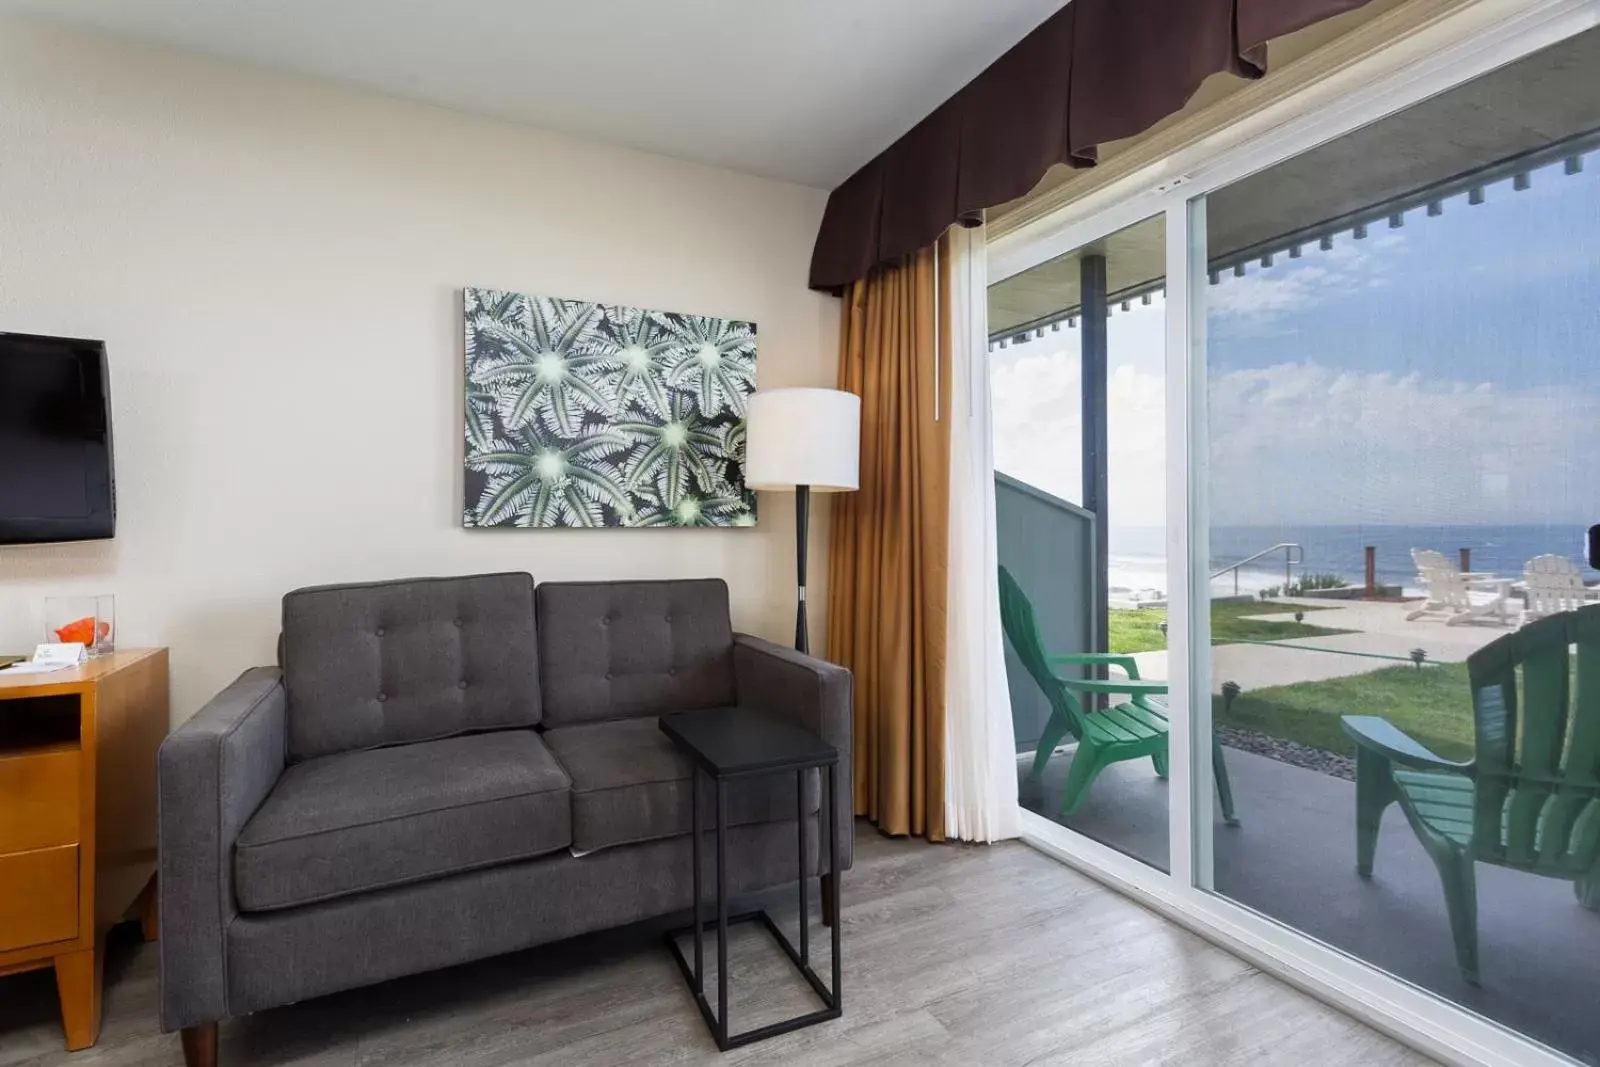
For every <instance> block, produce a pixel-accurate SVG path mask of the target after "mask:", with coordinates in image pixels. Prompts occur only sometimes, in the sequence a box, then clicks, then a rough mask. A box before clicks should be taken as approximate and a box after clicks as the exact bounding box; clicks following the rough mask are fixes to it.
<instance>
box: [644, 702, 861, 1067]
mask: <svg viewBox="0 0 1600 1067" xmlns="http://www.w3.org/2000/svg"><path fill="white" fill-rule="evenodd" d="M661 732H662V733H664V734H666V735H667V737H669V738H670V739H671V740H672V743H673V744H674V745H676V746H677V748H678V750H679V751H680V752H682V753H683V754H684V755H685V756H687V757H688V758H689V761H690V762H691V763H692V764H693V765H694V772H693V773H692V774H691V775H690V779H691V780H692V782H693V786H692V787H691V790H690V807H691V808H692V811H693V814H692V816H691V830H692V834H691V836H692V839H693V845H692V846H691V847H692V851H693V854H694V860H693V862H694V925H693V926H692V927H691V928H690V929H689V930H687V931H686V930H675V931H673V932H672V933H670V934H668V935H667V945H668V947H670V948H671V949H672V955H673V958H674V959H676V960H677V961H678V968H679V969H680V970H682V971H683V977H684V980H685V981H687V982H688V983H689V991H690V992H691V993H693V994H694V1000H695V1003H696V1004H698V1005H699V1006H700V1014H701V1015H703V1016H705V1020H706V1025H707V1026H708V1027H710V1028H711V1035H712V1037H714V1038H715V1039H716V1042H717V1047H718V1048H719V1049H721V1050H722V1051H724V1052H726V1051H728V1050H729V1049H731V1048H737V1047H738V1046H740V1045H748V1044H750V1043H751V1042H752V1041H762V1040H765V1039H766V1038H769V1037H776V1036H777V1035H779V1034H786V1033H788V1032H789V1031H791V1030H798V1029H800V1028H801V1027H804V1026H811V1025H813V1024H815V1023H820V1022H826V1021H827V1020H829V1019H837V1018H839V1016H840V1015H841V1014H842V1010H843V1009H842V1008H841V1001H840V998H839V921H838V919H837V918H835V919H834V922H833V927H832V929H833V983H832V986H831V987H830V986H825V985H823V984H822V979H820V978H818V977H817V972H816V971H814V970H813V969H812V967H811V943H810V925H811V922H810V920H811V901H810V898H809V893H808V882H807V879H806V852H807V845H808V844H809V842H808V840H807V839H808V838H809V836H810V831H809V828H808V826H807V823H808V819H807V817H806V816H807V812H806V791H805V783H806V771H808V770H811V769H812V768H825V769H826V777H827V779H828V788H827V791H826V793H825V794H824V795H823V797H821V798H820V800H821V803H822V805H823V806H822V808H821V810H822V811H826V812H832V811H836V810H837V799H838V788H839V782H838V774H839V751H838V749H836V748H834V747H833V746H832V745H830V744H828V743H827V742H826V741H824V740H822V739H821V738H820V737H817V736H816V735H815V734H813V733H811V732H809V731H807V730H804V729H801V728H800V727H798V726H795V725H793V724H791V723H789V722H786V721H784V720H783V719H779V718H777V717H775V716H772V715H768V714H765V713H763V712H759V711H752V710H749V709H745V708H736V709H718V710H713V711H683V712H677V713H675V714H671V715H664V716H662V717H661ZM784 771H788V772H791V773H792V774H793V776H794V785H795V810H796V812H797V813H798V814H799V832H798V836H799V839H800V842H799V846H800V850H799V856H800V868H799V869H800V947H799V948H798V949H797V948H795V946H794V945H793V944H792V943H791V942H790V941H789V939H788V938H787V937H785V936H784V934H783V931H781V930H779V929H778V924H777V923H775V922H773V921H772V917H771V916H769V915H768V914H767V913H766V911H764V910H756V911H750V912H744V913H742V914H739V915H733V916H730V915H729V914H728V863H727V858H728V857H727V837H728V832H727V831H728V796H727V784H728V783H729V782H730V781H734V780H736V779H739V778H749V777H753V776H756V775H763V774H778V773H782V772H784ZM702 775H704V776H705V777H708V778H710V779H711V784H712V789H713V792H714V799H715V811H716V815H715V824H714V825H715V829H716V844H715V846H714V847H715V848H716V852H717V914H716V918H715V919H713V920H710V921H702V919H701V910H700V909H701V905H702V903H703V897H704V894H703V893H702V892H701V870H702V868H703V864H702V859H701V851H702V842H701V836H702V828H701V825H700V823H701V815H700V779H701V776H702ZM821 821H822V820H819V822H821ZM832 822H833V820H832V819H829V820H826V824H827V825H828V826H829V828H830V831H831V832H829V833H828V834H827V837H828V864H829V866H828V869H829V870H830V871H837V870H838V869H839V835H838V828H837V827H834V826H833V825H832ZM745 922H759V923H760V924H761V925H762V926H765V927H766V928H767V932H768V933H770V934H771V935H772V937H773V940H775V941H776V942H777V943H778V947H779V948H781V949H783V952H784V955H786V956H788V957H789V960H790V962H792V963H793V964H794V965H795V967H797V968H798V969H799V971H800V974H801V976H802V977H804V978H805V980H806V982H807V983H808V984H809V985H810V986H811V988H812V989H813V990H814V991H815V992H816V994H817V996H818V997H820V998H821V999H822V1003H823V1005H824V1007H823V1008H821V1009H820V1010H818V1011H813V1012H809V1013H807V1014H805V1015H799V1016H796V1017H794V1018H792V1019H785V1020H784V1021H782V1022H776V1023H772V1024H770V1025H767V1026H762V1027H758V1028H756V1029H754V1030H746V1031H745V1032H744V1033H742V1034H730V1033H729V1032H728V927H730V926H733V925H735V924H737V923H745ZM710 929H715V930H716V931H717V1010H716V1012H715V1014H713V1013H712V1011H711V1005H710V1004H709V1003H708V1002H707V1001H706V993H705V948H704V938H705V932H706V931H707V930H710ZM687 932H692V933H693V936H694V966H693V967H692V968H691V967H690V966H689V961H688V960H686V959H685V958H684V955H683V950H682V949H681V948H680V947H679V946H678V941H679V939H680V938H681V937H682V936H683V935H684V934H685V933H687Z"/></svg>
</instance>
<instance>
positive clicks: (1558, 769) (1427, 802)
mask: <svg viewBox="0 0 1600 1067" xmlns="http://www.w3.org/2000/svg"><path fill="white" fill-rule="evenodd" d="M1574 647H1575V648H1576V656H1573V655H1572V649H1573V648H1574ZM1574 661H1575V662H1574ZM1467 676H1468V678H1469V680H1470V682H1471V686H1472V712H1473V724H1474V729H1475V733H1476V740H1475V744H1476V750H1477V752H1476V756H1475V757H1474V758H1473V759H1471V760H1468V761H1466V762H1464V763H1456V762H1452V761H1451V760H1447V759H1443V758H1441V757H1439V756H1437V755H1435V754H1434V753H1433V752H1431V751H1429V750H1428V749H1427V748H1426V747H1424V746H1423V745H1420V744H1418V743H1417V742H1416V741H1414V740H1412V739H1411V738H1410V737H1408V736H1407V735H1406V734H1405V733H1404V732H1403V731H1401V730H1399V729H1398V728H1396V727H1395V726H1393V725H1392V724H1390V723H1389V721H1388V720H1386V719H1381V718H1376V717H1374V716H1367V715H1346V716H1345V717H1344V719H1343V726H1344V732H1345V733H1346V734H1347V735H1349V737H1350V738H1351V740H1353V741H1355V743H1356V870H1357V872H1358V873H1359V874H1360V875H1361V876H1362V877H1363V878H1370V877H1372V860H1373V853H1374V852H1375V851H1376V849H1377V846H1378V827H1379V824H1380V823H1381V822H1382V819H1383V813H1384V810H1385V809H1387V808H1388V806H1389V805H1390V804H1391V803H1397V804H1399V805H1400V810H1401V811H1403V812H1405V815H1406V819H1407V821H1409V822H1410V823H1411V828H1412V830H1414V831H1416V834H1417V839H1418V840H1419V841H1421V842H1422V847H1423V848H1424V849H1425V850H1426V851H1427V853H1428V855H1429V857H1430V858H1432V860H1433V862H1434V866H1436V867H1437V868H1438V869H1439V878H1440V880H1441V881H1443V882H1444V899H1445V908H1446V910H1447V911H1448V912H1449V915H1450V933H1451V936H1452V937H1453V938H1454V939H1455V948H1456V962H1457V963H1458V964H1459V965H1460V967H1461V973H1462V976H1463V977H1465V978H1466V980H1467V981H1468V982H1470V983H1472V984H1473V985H1477V984H1478V891H1477V880H1476V877H1475V873H1474V872H1475V868H1474V866H1473V865H1474V863H1492V864H1494V865H1495V866H1497V867H1511V868H1513V869H1516V870H1522V871H1527V872H1529V873H1531V874H1538V875H1544V876H1545V877H1547V878H1564V879H1566V880H1568V881H1570V882H1572V883H1573V884H1574V888H1575V889H1576V891H1577V895H1578V899H1579V900H1580V901H1581V902H1582V903H1583V904H1584V905H1585V906H1586V907H1589V908H1591V909H1597V910H1600V605H1594V606H1590V607H1585V608H1579V609H1577V610H1576V611H1566V612H1562V613H1560V614H1557V615H1550V616H1547V617H1546V618H1543V619H1540V620H1538V621H1537V622H1532V623H1529V624H1528V625H1526V626H1524V627H1523V628H1522V629H1521V630H1519V631H1517V632H1516V633H1512V634H1507V635H1506V636H1504V637H1501V638H1499V639H1497V640H1495V641H1492V642H1490V643H1489V644H1487V645H1485V646H1484V647H1483V648H1481V649H1479V650H1478V651H1477V652H1475V653H1473V654H1472V655H1471V656H1469V657H1468V658H1467ZM1563 753H1565V760H1563V758H1562V756H1563Z"/></svg>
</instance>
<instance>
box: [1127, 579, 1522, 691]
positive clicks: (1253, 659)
mask: <svg viewBox="0 0 1600 1067" xmlns="http://www.w3.org/2000/svg"><path fill="white" fill-rule="evenodd" d="M1285 605H1293V606H1299V605H1304V606H1305V607H1307V608H1324V609H1326V610H1323V611H1307V612H1306V616H1305V622H1306V623H1307V624H1311V625H1316V626H1322V627H1325V628H1327V629H1332V630H1353V631H1355V632H1354V633H1347V634H1335V635H1332V636H1327V637H1302V638H1291V639H1289V640H1286V641H1273V642H1266V643H1262V644H1239V645H1217V646H1215V647H1214V648H1213V649H1212V660H1211V663H1212V667H1211V684H1212V690H1213V691H1214V692H1221V691H1222V684H1223V683H1224V682H1228V681H1233V682H1237V683H1238V684H1239V685H1241V686H1243V687H1244V688H1245V689H1247V690H1249V689H1260V688H1263V687H1265V686H1271V685H1293V684H1294V683H1296V682H1320V681H1324V680H1326V679H1329V678H1344V677H1348V676H1350V675H1354V674H1366V673H1368V672H1369V671H1375V670H1379V669H1381V668H1384V667H1392V666H1394V665H1395V664H1396V663H1397V662H1404V657H1408V656H1409V655H1410V654H1411V650H1412V649H1414V648H1421V649H1423V650H1425V651H1426V652H1427V653H1428V659H1429V660H1431V661H1433V662H1444V663H1459V662H1461V661H1462V660H1465V659H1466V658H1467V657H1468V656H1469V655H1471V654H1472V653H1473V652H1476V651H1477V650H1478V649H1480V648H1482V647H1483V646H1484V645H1486V644H1488V643H1489V642H1490V641H1493V640H1494V639H1495V638H1496V637H1499V636H1500V635H1502V634H1505V633H1509V632H1510V630H1511V628H1510V627H1502V626H1494V625H1489V624H1485V623H1474V624H1470V625H1462V626H1446V625H1445V624H1444V622H1443V621H1441V620H1439V619H1435V618H1421V619H1417V620H1415V621H1412V622H1407V621H1406V615H1407V614H1408V613H1409V612H1411V611H1413V610H1415V608H1416V604H1415V603H1403V604H1397V603H1389V602H1378V601H1374V602H1368V601H1359V600H1357V601H1343V602H1338V601H1335V602H1330V601H1327V600H1318V599H1314V598H1295V599H1283V600H1274V601H1271V602H1269V603H1264V604H1262V605H1261V607H1262V612H1261V614H1260V616H1259V618H1262V619H1266V620H1269V621H1272V622H1293V621H1294V613H1293V611H1292V610H1290V611H1284V610H1282V607H1283V606H1285ZM1252 617H1253V618H1254V617H1257V616H1252ZM1513 620H1515V616H1513ZM1350 653H1363V654H1362V655H1351V654H1350ZM1374 654H1376V655H1379V656H1398V657H1402V659H1401V660H1390V659H1375V658H1373V655H1374ZM1134 659H1135V660H1136V661H1137V662H1138V664H1139V673H1140V675H1142V676H1143V677H1146V678H1152V679H1161V678H1168V677H1170V675H1169V673H1168V668H1167V653H1166V651H1165V650H1164V649H1163V650H1161V651H1157V652H1140V653H1138V654H1137V655H1136V656H1135V657H1134Z"/></svg>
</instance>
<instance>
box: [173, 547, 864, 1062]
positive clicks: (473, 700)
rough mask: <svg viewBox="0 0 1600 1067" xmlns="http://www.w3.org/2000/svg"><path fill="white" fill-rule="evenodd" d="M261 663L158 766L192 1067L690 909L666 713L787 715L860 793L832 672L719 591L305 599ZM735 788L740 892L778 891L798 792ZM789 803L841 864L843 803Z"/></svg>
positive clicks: (790, 875) (827, 881) (828, 895)
mask: <svg viewBox="0 0 1600 1067" xmlns="http://www.w3.org/2000/svg"><path fill="white" fill-rule="evenodd" d="M278 658H279V661H280V666H278V667H257V668H254V669H252V670H248V671H246V672H245V673H244V674H243V675H242V676H240V678H239V679H238V681H236V682H234V683H233V684H232V685H231V686H229V687H228V688H227V689H225V690H224V691H223V692H222V693H220V694H219V695H218V696H217V697H216V698H215V699H214V700H212V701H211V702H210V703H209V704H207V705H206V706H205V707H204V708H203V709H202V710H201V711H200V712H199V713H198V714H196V715H195V716H194V717H193V718H192V719H190V720H189V721H188V722H186V723H184V724H183V725H182V726H180V727H179V728H178V729H177V730H176V731H174V732H173V733H172V735H171V736H170V737H169V738H168V739H167V741H166V743H165V744H164V745H163V746H162V747H161V752H160V757H159V766H160V777H159V781H160V789H159V792H160V883H159V884H160V900H161V921H162V927H161V942H160V951H161V1022H162V1028H163V1029H164V1030H167V1031H172V1030H178V1029H181V1030H183V1038H184V1041H183V1044H184V1050H185V1054H186V1058H187V1059H188V1061H189V1062H190V1063H191V1064H201V1063H208V1062H215V1058H216V1023H217V1022H218V1021H219V1020H222V1019H226V1018H229V1017H231V1016H237V1015H242V1014H245V1013H248V1012H254V1011H260V1010H261V1009H264V1008H271V1007H274V1006H277V1005H281V1004H287V1003H290V1002H292V1001H297V1000H304V999H306V998H308V997H315V996H321V995H323V994H326V993H332V992H335V991H337V990H341V989H349V988H352V987H355V986H361V985H366V984H369V983H373V982H381V981H384V980H385V979H389V978H395V977H398V976H400V975H405V974H412V973H416V972H419V971H425V970H430V969H433V968H438V967H446V966H450V965H452V964H458V963H462V962H465V961H468V960H473V959H478V958H480V957H485V956H490V955H494V954H496V953H502V952H509V951H512V950H515V949H521V948H526V947H528V946H531V945H537V944H540V943H543V942H549V941H553V940H556V939H559V938H565V937H570V936H572V935H575V934H579V933H583V932H585V931H589V930H596V929H600V928H604V927H609V926H615V925H619V924H623V923H628V922H633V921H636V920H640V919H645V918H649V917H653V916H660V915H665V914H667V913H671V912H677V911H681V910H685V909H687V908H688V907H689V906H690V903H691V899H690V898H691V889H690V885H691V882H690V879H691V871H690V862H689V838H688V835H689V824H690V811H689V795H690V794H689V788H690V783H689V773H690V772H689V765H688V764H687V763H686V762H685V761H684V760H683V759H682V758H680V757H679V756H678V755H677V754H676V752H674V751H673V750H672V749H671V747H670V746H669V744H668V743H667V741H666V739H665V737H664V735H663V734H662V733H661V731H660V730H659V729H658V728H657V725H656V717H657V716H658V715H660V714H662V713H664V712H668V711H676V710H682V709H691V708H710V707H724V706H739V707H750V708H760V709H763V710H765V711H769V712H773V713H776V714H779V715H783V716H786V717H788V718H790V719H792V720H794V721H796V722H799V723H802V724H804V725H805V726H807V727H808V728H809V729H811V730H813V731H814V732H816V733H818V734H820V735H821V736H823V737H824V738H826V739H827V740H829V741H830V742H832V743H833V744H834V745H836V746H837V747H838V748H839V750H840V753H841V756H842V759H843V762H842V764H841V779H842V781H844V782H846V783H848V782H849V781H850V780H851V778H850V748H851V734H852V726H851V684H850V675H849V672H847V671H845V670H844V669H842V668H840V667H836V666H833V665H831V664H827V663H824V662H822V661H820V660H816V659H812V658H810V657H808V656H804V655H801V654H799V653H797V652H794V651H793V650H791V649H788V648H785V647H782V646H780V645H775V644H773V643H771V642H768V641H763V640H761V639H760V638H756V637H750V636H747V635H745V634H735V633H734V632H733V631H732V628H731V626H730V624H729V614H728V590H727V587H726V586H725V585H724V584H723V583H722V582H720V581H713V580H705V581H664V582H562V583H545V584H543V585H540V586H538V587H537V589H536V588H535V586H534V582H533V579H532V578H531V577H530V576H528V575H526V574H486V575H475V576H470V577H461V578H424V579H416V580H407V581H396V582H382V583H376V584H367V585H339V586H322V587H317V588H310V589H300V590H297V591H295V592H292V593H290V594H289V595H287V596H286V597H284V601H283V634H282V638H281V641H280V645H279V657H278ZM741 785H742V788H740V789H739V790H738V791H737V792H731V793H730V795H729V800H728V822H729V825H730V830H729V837H728V851H729V886H730V891H732V892H735V893H743V892H750V891H754V890H758V889H762V888H766V887H770V886H775V885H779V884H782V883H786V882H792V881H793V880H794V879H795V877H796V875H797V855H796V848H795V839H796V826H795V822H794V820H795V817H796V814H795V808H796V805H795V797H794V784H793V779H792V778H791V777H790V776H788V775H787V774H785V775H779V776H776V777H773V778H765V779H754V780H751V781H748V782H744V783H742V784H741ZM704 792H705V794H707V795H709V793H710V791H709V790H705V791H704ZM806 793H807V796H806V807H807V810H808V811H810V812H812V813H814V814H812V815H810V816H809V817H810V818H811V819H813V820H814V821H815V822H814V825H818V826H819V828H820V830H821V832H832V833H837V834H838V835H839V841H840V855H841V862H840V866H841V867H842V868H848V867H849V865H850V855H851V825H852V823H851V817H850V810H849V805H850V799H849V794H850V790H849V789H848V788H845V789H841V790H840V793H841V796H840V803H839V810H838V811H837V812H832V813H830V812H818V807H819V796H820V789H819V788H818V782H817V781H816V779H815V775H814V774H813V778H812V781H811V783H810V785H809V787H808V788H807V790H806ZM709 817H710V816H709V811H708V812H707V822H706V823H705V824H704V825H706V826H709V825H710V822H709ZM821 839H822V838H821V834H820V833H813V834H812V835H811V836H810V841H811V843H812V846H813V847H812V854H811V855H810V856H808V857H807V860H806V863H807V872H806V873H807V874H808V875H818V874H824V871H823V868H824V867H825V866H826V862H827V859H826V856H827V850H826V849H820V848H817V847H816V844H817V842H818V841H819V840H821ZM836 879H837V874H836V873H833V872H827V873H826V874H825V877H824V878H823V896H824V908H825V910H828V909H836V908H837V880H836ZM826 917H827V918H828V920H829V921H832V919H833V916H832V915H828V916H826ZM684 1003H685V1006H686V1009H687V1007H688V1006H689V1001H688V1000H687V999H685V1001H684Z"/></svg>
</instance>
